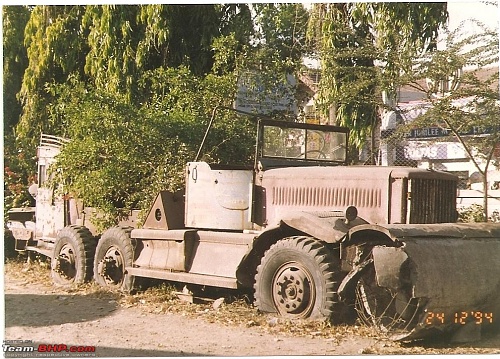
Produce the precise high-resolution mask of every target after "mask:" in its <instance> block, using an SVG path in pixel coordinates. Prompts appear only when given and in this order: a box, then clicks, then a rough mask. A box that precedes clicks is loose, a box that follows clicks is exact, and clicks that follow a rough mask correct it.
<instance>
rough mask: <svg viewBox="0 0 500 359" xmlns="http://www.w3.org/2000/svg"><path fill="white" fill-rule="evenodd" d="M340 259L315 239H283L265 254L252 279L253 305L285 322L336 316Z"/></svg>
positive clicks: (301, 237) (300, 237)
mask: <svg viewBox="0 0 500 359" xmlns="http://www.w3.org/2000/svg"><path fill="white" fill-rule="evenodd" d="M338 263H339V259H338V258H336V257H335V256H334V255H333V254H332V252H331V251H330V250H328V249H327V248H326V247H325V245H324V244H323V243H322V242H321V241H319V240H317V239H314V238H311V237H307V236H297V237H289V238H284V239H282V240H280V241H278V242H277V243H276V244H274V245H273V246H271V248H269V250H268V251H267V252H266V253H265V254H264V257H263V258H262V262H261V264H260V265H259V266H258V267H257V274H256V276H255V305H256V306H257V308H258V309H259V310H260V311H262V312H271V313H276V312H277V313H278V314H280V315H281V316H284V317H288V318H297V319H298V318H328V319H334V317H335V316H337V315H338V314H339V307H338V306H339V304H338V296H337V293H336V289H337V287H338V280H337V279H336V277H337V275H339V265H338Z"/></svg>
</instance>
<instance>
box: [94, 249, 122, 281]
mask: <svg viewBox="0 0 500 359" xmlns="http://www.w3.org/2000/svg"><path fill="white" fill-rule="evenodd" d="M124 272H125V268H124V267H123V257H122V255H121V252H120V251H119V250H118V249H117V248H115V247H111V248H109V249H108V251H107V252H106V255H105V256H104V258H103V259H102V260H101V261H100V262H99V264H98V266H97V273H98V274H99V275H100V276H101V277H102V278H104V280H105V281H106V283H107V284H112V285H117V284H119V283H121V281H122V280H123V277H124Z"/></svg>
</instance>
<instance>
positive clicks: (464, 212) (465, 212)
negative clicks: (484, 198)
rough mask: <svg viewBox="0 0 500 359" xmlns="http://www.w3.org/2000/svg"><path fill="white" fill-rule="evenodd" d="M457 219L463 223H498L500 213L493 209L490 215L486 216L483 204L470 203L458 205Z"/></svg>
mask: <svg viewBox="0 0 500 359" xmlns="http://www.w3.org/2000/svg"><path fill="white" fill-rule="evenodd" d="M458 221H459V222H463V223H476V222H493V223H500V214H499V212H498V211H496V210H495V211H493V212H492V213H491V216H489V217H487V216H486V214H485V212H484V207H483V206H481V205H480V204H472V205H470V206H468V207H460V208H459V209H458Z"/></svg>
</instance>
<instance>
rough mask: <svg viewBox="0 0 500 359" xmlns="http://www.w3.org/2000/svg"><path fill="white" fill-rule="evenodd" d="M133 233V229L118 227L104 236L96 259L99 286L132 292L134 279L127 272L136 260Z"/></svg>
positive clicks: (95, 268)
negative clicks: (127, 268)
mask: <svg viewBox="0 0 500 359" xmlns="http://www.w3.org/2000/svg"><path fill="white" fill-rule="evenodd" d="M131 232H132V228H131V227H119V226H117V227H113V228H110V229H108V230H107V231H106V232H104V233H103V234H102V236H101V239H100V240H99V243H98V244H97V249H96V253H95V258H94V279H95V281H96V282H97V283H98V284H99V285H102V286H103V287H112V288H117V289H119V290H122V291H126V292H128V291H131V290H132V287H133V281H134V278H133V277H132V276H130V275H129V274H128V273H127V270H126V267H130V266H132V262H133V259H134V258H133V253H134V246H133V243H132V242H133V241H132V239H131V238H130V233H131Z"/></svg>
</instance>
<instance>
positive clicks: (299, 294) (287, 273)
mask: <svg viewBox="0 0 500 359" xmlns="http://www.w3.org/2000/svg"><path fill="white" fill-rule="evenodd" d="M313 285H314V283H312V281H311V279H310V277H309V276H308V274H307V272H305V271H304V270H303V269H302V268H300V267H298V266H296V265H286V266H284V267H282V269H281V270H279V271H278V272H277V275H276V276H275V279H274V285H273V299H274V304H275V306H276V308H277V310H278V312H279V313H280V314H282V315H288V316H294V317H300V318H302V317H306V316H308V314H309V313H310V311H311V309H312V304H313V302H314V289H313Z"/></svg>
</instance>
